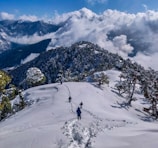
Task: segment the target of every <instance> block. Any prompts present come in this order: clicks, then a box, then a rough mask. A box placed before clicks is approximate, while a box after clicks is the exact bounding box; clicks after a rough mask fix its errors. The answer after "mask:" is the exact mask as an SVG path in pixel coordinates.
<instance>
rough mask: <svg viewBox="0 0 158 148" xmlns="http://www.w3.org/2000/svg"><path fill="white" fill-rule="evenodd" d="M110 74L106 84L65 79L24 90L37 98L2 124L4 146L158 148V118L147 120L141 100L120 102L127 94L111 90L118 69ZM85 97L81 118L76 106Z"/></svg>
mask: <svg viewBox="0 0 158 148" xmlns="http://www.w3.org/2000/svg"><path fill="white" fill-rule="evenodd" d="M107 75H109V77H110V79H112V80H113V81H110V84H109V86H107V85H105V86H102V88H98V87H97V85H94V84H89V83H86V82H78V83H74V82H67V83H63V84H62V85H60V84H58V83H56V84H49V85H42V86H38V87H34V88H31V89H28V90H26V91H24V92H23V94H24V97H25V98H26V99H28V100H33V101H34V103H33V104H32V105H31V106H29V107H27V108H25V109H24V110H22V111H20V112H18V113H16V114H15V115H13V116H11V117H10V118H8V119H7V120H5V121H3V122H1V123H0V148H11V147H12V148H90V147H94V148H133V146H134V148H141V147H143V148H149V147H151V148H156V147H157V145H158V141H157V136H158V130H157V127H158V126H157V123H156V122H147V121H146V119H148V117H147V115H145V114H143V113H142V112H141V110H142V106H141V103H142V102H139V101H136V102H134V103H133V104H132V107H129V108H125V107H123V106H122V107H121V106H120V105H119V104H118V102H119V103H122V102H123V101H124V99H123V98H121V97H119V96H118V95H117V94H115V93H114V92H112V87H113V84H114V82H115V81H116V79H117V76H118V72H116V71H112V70H111V71H108V72H107ZM69 96H71V97H72V102H71V103H69V102H68V98H69ZM17 99H18V98H17ZM81 101H82V102H83V108H82V119H81V120H79V121H78V120H77V118H76V108H77V107H78V105H79V103H80V102H81Z"/></svg>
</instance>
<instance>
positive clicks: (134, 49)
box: [0, 8, 158, 69]
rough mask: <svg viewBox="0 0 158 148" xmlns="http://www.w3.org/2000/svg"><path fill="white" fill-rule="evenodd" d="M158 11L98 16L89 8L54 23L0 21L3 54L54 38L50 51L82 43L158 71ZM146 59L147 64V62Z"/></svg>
mask: <svg viewBox="0 0 158 148" xmlns="http://www.w3.org/2000/svg"><path fill="white" fill-rule="evenodd" d="M157 14H158V12H156V11H151V10H147V11H146V12H142V13H137V14H129V13H125V12H119V11H116V10H106V11H105V12H104V13H102V14H95V13H94V12H92V11H91V10H89V9H87V8H83V9H81V10H78V11H74V12H70V13H66V14H62V15H57V16H56V17H55V18H54V19H53V20H52V21H51V22H49V23H48V22H43V21H36V22H29V21H24V20H16V21H13V20H12V21H11V20H9V21H7V20H5V21H4V20H3V21H0V43H1V44H0V51H4V50H7V49H11V48H12V45H11V43H12V42H13V43H18V44H33V43H37V42H39V41H42V40H44V39H48V38H50V39H51V43H50V44H49V47H48V48H47V50H48V49H52V48H54V47H59V46H70V45H72V44H74V43H76V42H78V41H89V42H92V43H94V44H98V45H99V46H101V47H102V48H104V49H106V50H108V51H109V52H112V53H117V54H119V55H121V56H122V57H124V58H128V57H133V60H135V61H137V62H139V63H140V64H142V65H143V66H145V67H146V68H148V67H153V68H155V69H158V67H157V64H153V63H157V56H158V54H157V53H158V51H157V36H158V31H157V30H158V27H157V26H158V25H157V24H158V18H157V16H158V15H157ZM144 59H146V62H145V63H144Z"/></svg>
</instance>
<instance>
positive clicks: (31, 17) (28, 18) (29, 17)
mask: <svg viewBox="0 0 158 148" xmlns="http://www.w3.org/2000/svg"><path fill="white" fill-rule="evenodd" d="M19 19H21V20H26V21H32V22H34V21H37V20H39V19H38V17H37V16H35V15H22V16H20V17H19Z"/></svg>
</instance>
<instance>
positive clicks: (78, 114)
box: [76, 107, 81, 120]
mask: <svg viewBox="0 0 158 148" xmlns="http://www.w3.org/2000/svg"><path fill="white" fill-rule="evenodd" d="M76 113H77V119H78V120H81V109H80V107H78V108H77V110H76Z"/></svg>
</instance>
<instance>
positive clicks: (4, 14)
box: [0, 12, 14, 20]
mask: <svg viewBox="0 0 158 148" xmlns="http://www.w3.org/2000/svg"><path fill="white" fill-rule="evenodd" d="M12 19H14V15H13V14H9V13H7V12H1V13H0V20H12Z"/></svg>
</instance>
